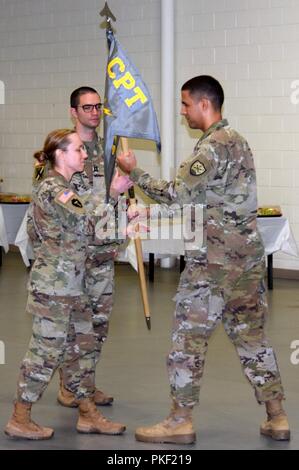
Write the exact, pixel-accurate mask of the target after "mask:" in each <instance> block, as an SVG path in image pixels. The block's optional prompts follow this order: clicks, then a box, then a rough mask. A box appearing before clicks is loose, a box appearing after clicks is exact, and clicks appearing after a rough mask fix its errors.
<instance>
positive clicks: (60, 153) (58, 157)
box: [55, 149, 64, 160]
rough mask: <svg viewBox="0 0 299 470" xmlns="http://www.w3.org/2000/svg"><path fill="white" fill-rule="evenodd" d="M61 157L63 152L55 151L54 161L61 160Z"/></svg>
mask: <svg viewBox="0 0 299 470" xmlns="http://www.w3.org/2000/svg"><path fill="white" fill-rule="evenodd" d="M63 156H64V152H63V150H61V149H57V150H56V155H55V157H56V158H55V159H56V160H58V159H59V160H61V158H62V157H63Z"/></svg>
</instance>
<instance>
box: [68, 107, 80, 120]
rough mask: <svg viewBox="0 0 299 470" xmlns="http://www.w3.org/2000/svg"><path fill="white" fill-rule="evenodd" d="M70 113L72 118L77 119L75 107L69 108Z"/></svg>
mask: <svg viewBox="0 0 299 470" xmlns="http://www.w3.org/2000/svg"><path fill="white" fill-rule="evenodd" d="M70 115H71V117H72V118H73V119H78V113H77V110H76V108H70Z"/></svg>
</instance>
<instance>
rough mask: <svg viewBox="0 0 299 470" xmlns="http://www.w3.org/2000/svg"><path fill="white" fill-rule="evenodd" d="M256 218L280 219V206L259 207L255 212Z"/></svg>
mask: <svg viewBox="0 0 299 470" xmlns="http://www.w3.org/2000/svg"><path fill="white" fill-rule="evenodd" d="M257 216H258V217H280V216H282V211H281V208H280V206H261V207H259V208H258V210H257Z"/></svg>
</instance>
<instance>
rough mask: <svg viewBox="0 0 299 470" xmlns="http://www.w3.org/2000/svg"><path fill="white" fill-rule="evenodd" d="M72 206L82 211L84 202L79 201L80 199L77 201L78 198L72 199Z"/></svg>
mask: <svg viewBox="0 0 299 470" xmlns="http://www.w3.org/2000/svg"><path fill="white" fill-rule="evenodd" d="M72 204H73V206H75V207H79V208H80V209H81V208H82V207H83V206H82V202H81V201H79V199H77V198H74V199H72Z"/></svg>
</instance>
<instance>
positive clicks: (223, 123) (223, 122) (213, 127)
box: [199, 119, 228, 142]
mask: <svg viewBox="0 0 299 470" xmlns="http://www.w3.org/2000/svg"><path fill="white" fill-rule="evenodd" d="M224 126H228V120H227V119H221V121H217V122H214V124H212V125H211V126H210V127H209V128H208V129H207V130H206V132H204V133H203V135H202V136H201V138H200V139H199V142H201V141H202V140H204V139H205V138H206V137H208V136H209V135H210V134H212V132H214V131H216V130H218V129H221V128H222V127H224Z"/></svg>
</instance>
